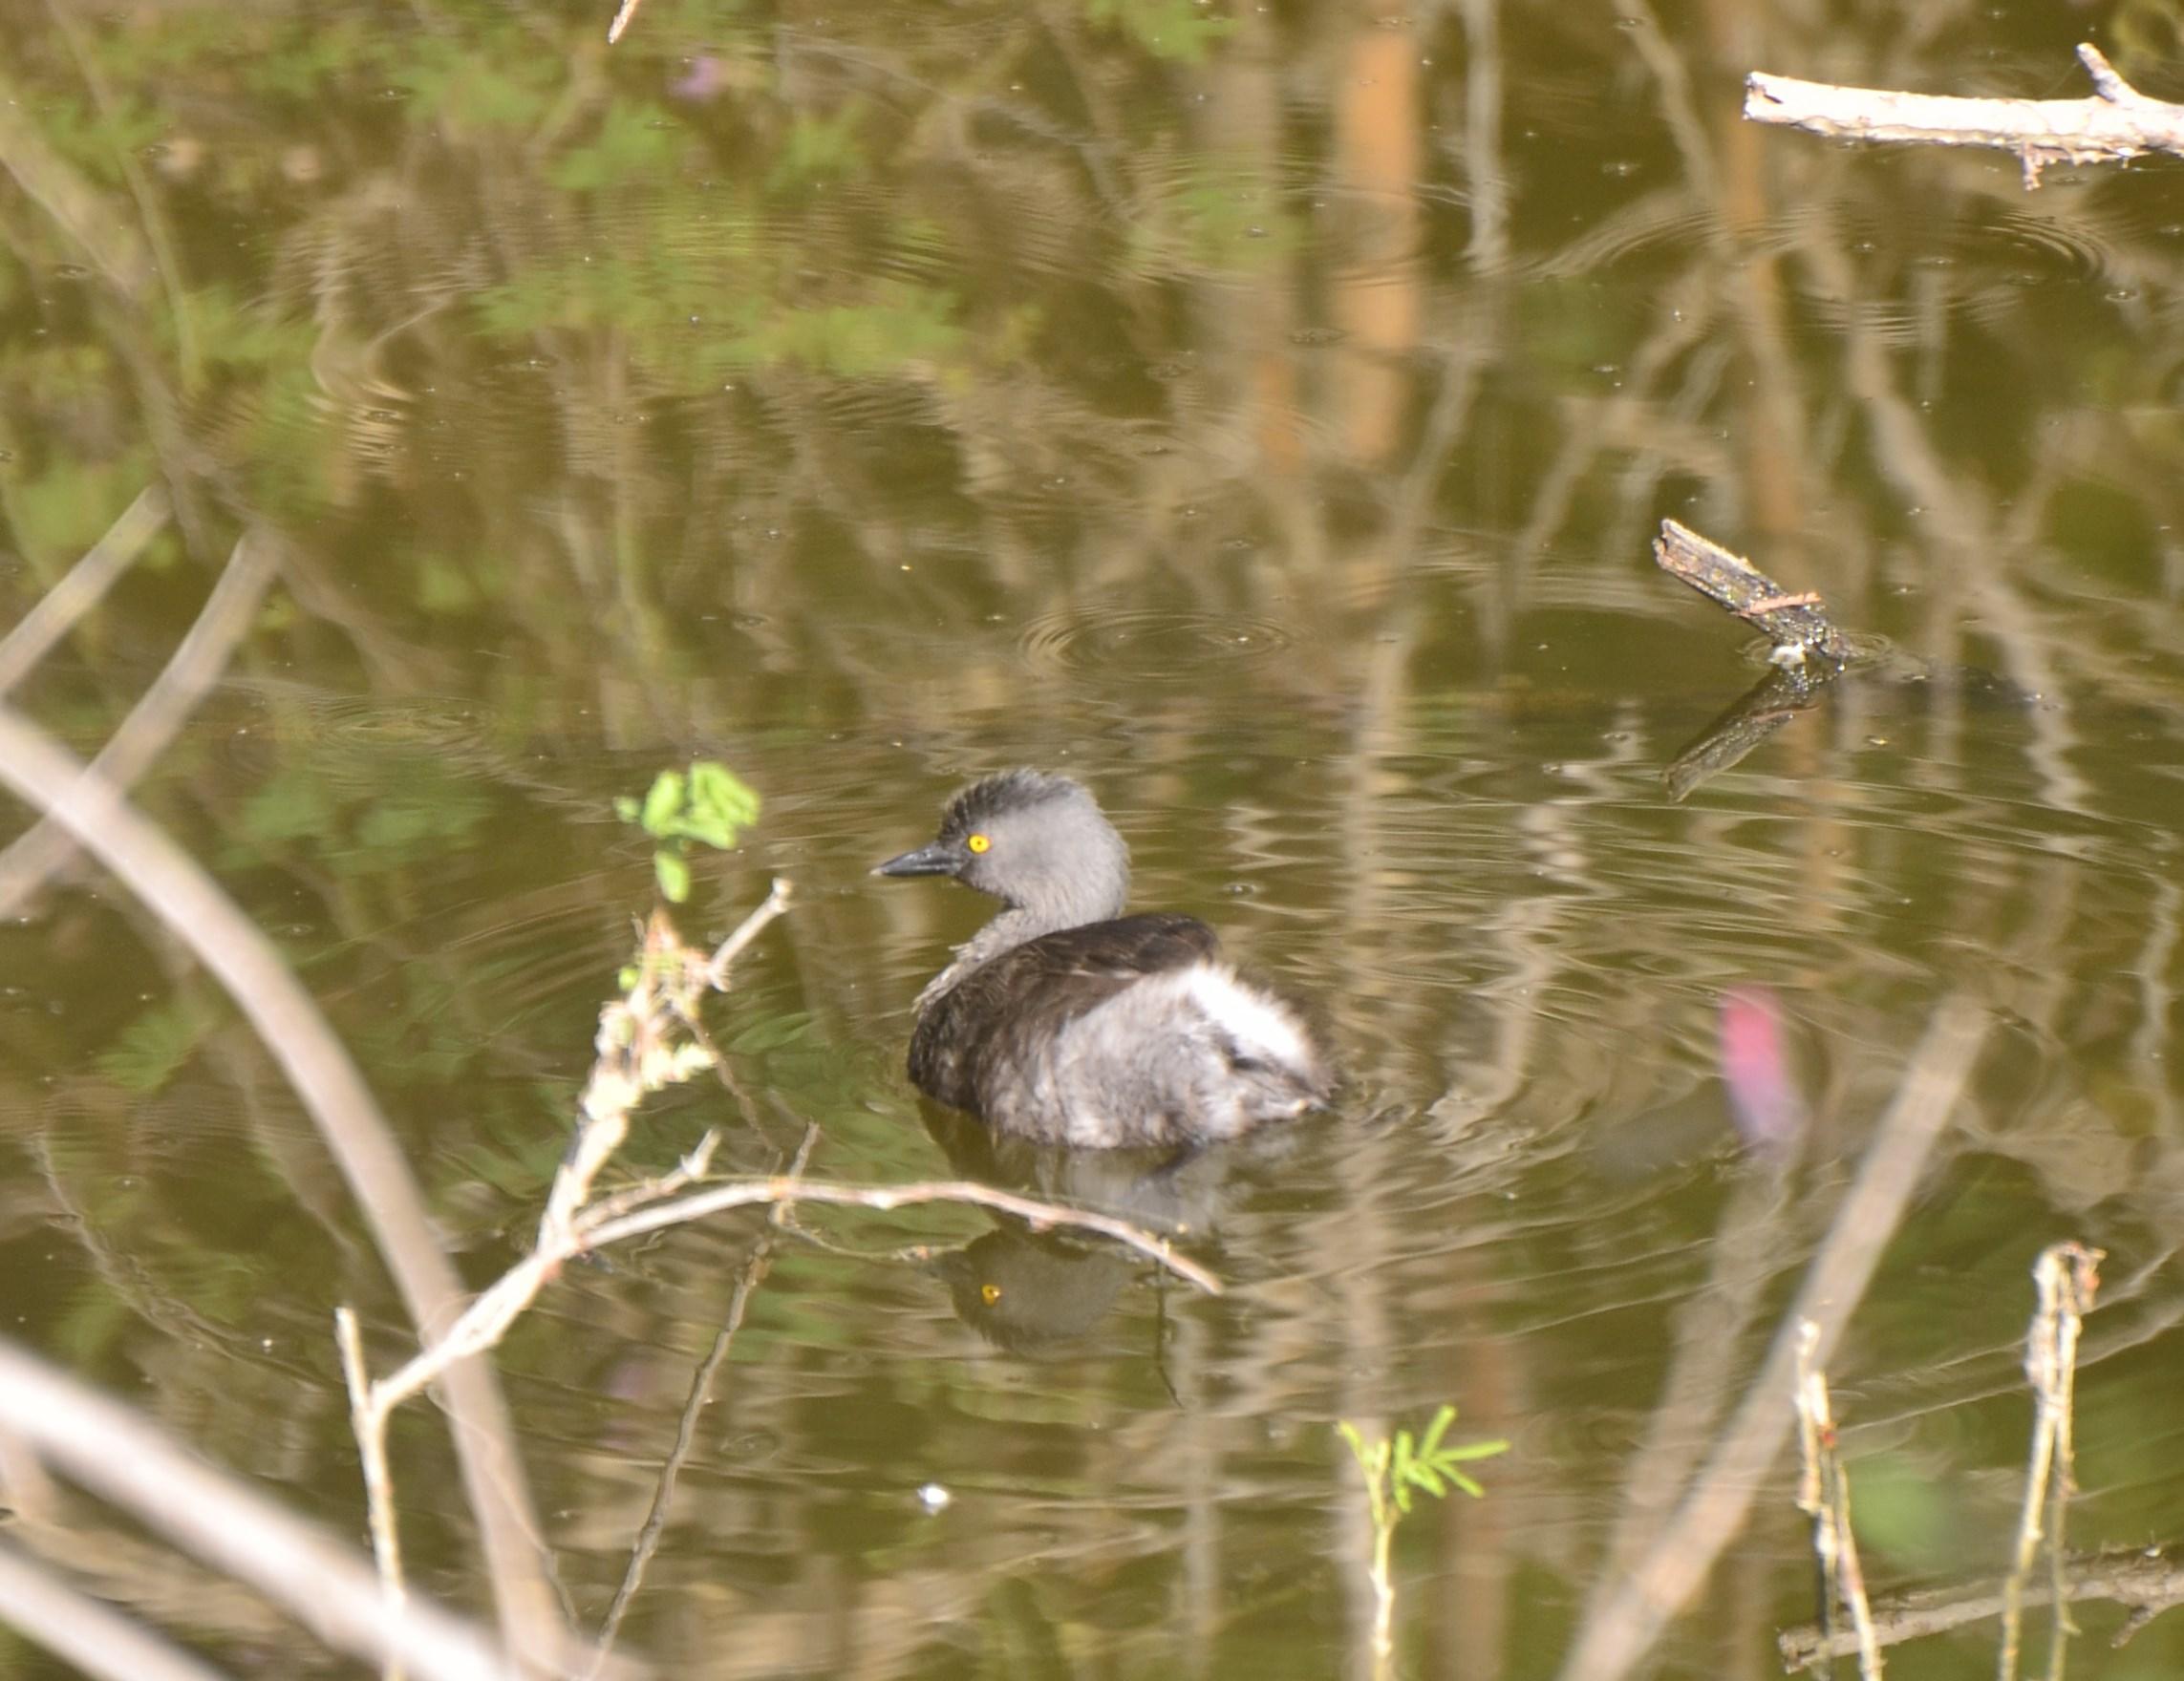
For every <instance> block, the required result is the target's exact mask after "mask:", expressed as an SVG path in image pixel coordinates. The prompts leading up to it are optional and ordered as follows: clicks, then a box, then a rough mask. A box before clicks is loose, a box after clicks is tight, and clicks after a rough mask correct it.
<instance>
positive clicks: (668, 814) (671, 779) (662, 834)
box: [642, 771, 683, 840]
mask: <svg viewBox="0 0 2184 1681" xmlns="http://www.w3.org/2000/svg"><path fill="white" fill-rule="evenodd" d="M682 787H683V783H682V773H681V772H680V771H662V772H661V773H660V774H659V775H658V776H656V777H653V785H652V787H651V788H650V789H648V790H647V791H646V794H645V811H644V817H643V819H642V821H643V823H644V825H645V833H646V834H648V835H651V836H653V838H654V839H656V840H667V839H668V838H669V837H670V836H671V835H673V834H674V819H675V818H676V817H677V816H678V815H679V814H680V813H681V811H682Z"/></svg>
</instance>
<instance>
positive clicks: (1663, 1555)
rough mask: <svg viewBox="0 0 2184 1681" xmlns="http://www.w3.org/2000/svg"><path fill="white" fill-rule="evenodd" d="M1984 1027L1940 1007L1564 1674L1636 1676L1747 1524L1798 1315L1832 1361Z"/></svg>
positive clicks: (1785, 1394) (1776, 1429) (1778, 1420)
mask: <svg viewBox="0 0 2184 1681" xmlns="http://www.w3.org/2000/svg"><path fill="white" fill-rule="evenodd" d="M1986 1032H1987V1019H1986V1016H1985V1013H1984V1012H1983V1011H1981V1009H1980V1007H1979V1006H1977V1005H1975V1004H1973V1003H1972V1002H1971V1001H1970V1000H1969V999H1966V998H1964V997H1962V996H1956V997H1952V998H1950V999H1949V1000H1947V1001H1946V1002H1945V1003H1943V1004H1942V1006H1941V1008H1940V1009H1939V1010H1938V1011H1936V1012H1935V1015H1934V1020H1933V1022H1932V1024H1931V1025H1930V1026H1929V1027H1928V1028H1927V1030H1926V1032H1925V1035H1924V1037H1923V1038H1921V1039H1920V1041H1919V1045H1918V1050H1917V1052H1916V1053H1915V1054H1914V1055H1913V1057H1912V1061H1911V1067H1910V1068H1909V1069H1908V1070H1907V1071H1906V1072H1905V1075H1904V1077H1903V1083H1902V1084H1901V1085H1900V1086H1898V1087H1897V1088H1896V1094H1895V1099H1894V1100H1893V1101H1892V1102H1891V1103H1890V1104H1889V1106H1888V1112H1887V1113H1886V1114H1885V1115H1883V1116H1882V1117H1881V1119H1880V1123H1879V1125H1878V1126H1877V1127H1876V1128H1875V1129H1874V1139H1873V1142H1872V1143H1871V1144H1870V1145H1869V1146H1868V1147H1867V1149H1866V1155H1865V1160H1863V1161H1862V1162H1860V1163H1859V1166H1858V1177H1857V1179H1856V1180H1855V1181H1853V1182H1852V1186H1851V1188H1850V1190H1849V1191H1848V1192H1847V1193H1846V1194H1845V1196H1844V1198H1843V1202H1842V1204H1841V1206H1840V1207H1838V1208H1837V1209H1836V1211H1835V1218H1834V1220H1833V1221H1832V1222H1831V1224H1830V1225H1829V1228H1828V1235H1827V1237H1826V1239H1825V1240H1824V1241H1823V1242H1822V1243H1821V1245H1820V1249H1819V1252H1818V1253H1817V1254H1815V1255H1814V1256H1813V1258H1812V1263H1811V1265H1810V1266H1808V1267H1807V1268H1806V1272H1805V1281H1804V1283H1803V1284H1802V1285H1800V1286H1799V1287H1798V1291H1797V1299H1796V1300H1795V1301H1794V1302H1792V1303H1791V1304H1790V1307H1789V1310H1788V1313H1787V1314H1786V1315H1785V1316H1784V1320H1783V1324H1782V1328H1781V1329H1780V1330H1778V1331H1777V1332H1776V1333H1775V1338H1774V1344H1773V1346H1772V1347H1771V1348H1770V1349H1768V1351H1767V1356H1766V1361H1765V1363H1764V1364H1763V1365H1762V1366H1761V1368H1760V1371H1759V1374H1758V1375H1757V1376H1756V1377H1754V1378H1753V1379H1752V1381H1751V1385H1750V1387H1749V1388H1748V1389H1746V1390H1745V1398H1744V1401H1743V1403H1742V1404H1741V1405H1740V1406H1739V1407H1738V1409H1737V1412H1736V1414H1735V1415H1734V1416H1733V1417H1732V1418H1731V1419H1730V1421H1729V1423H1728V1425H1727V1427H1726V1428H1725V1430H1724V1433H1723V1436H1722V1438H1721V1440H1720V1442H1719V1443H1718V1444H1717V1446H1716V1447H1715V1450H1714V1453H1713V1457H1712V1458H1710V1459H1709V1460H1708V1461H1707V1464H1706V1466H1705V1468H1704V1470H1702V1472H1701V1473H1700V1475H1699V1477H1698V1478H1697V1479H1696V1480H1695V1481H1694V1482H1693V1483H1692V1485H1691V1486H1690V1488H1689V1489H1688V1490H1687V1491H1686V1492H1685V1495H1684V1498H1683V1500H1682V1502H1681V1504H1680V1505H1679V1506H1678V1507H1677V1509H1676V1512H1675V1514H1674V1515H1673V1516H1672V1517H1671V1518H1669V1520H1668V1521H1666V1522H1665V1523H1663V1524H1662V1525H1661V1528H1660V1531H1659V1534H1658V1535H1657V1536H1655V1538H1654V1539H1653V1541H1652V1543H1651V1544H1649V1545H1648V1546H1646V1547H1645V1548H1644V1550H1643V1553H1642V1554H1641V1558H1642V1562H1641V1563H1640V1564H1638V1566H1637V1568H1635V1569H1634V1570H1632V1571H1631V1573H1630V1574H1629V1575H1628V1576H1627V1577H1626V1578H1625V1579H1624V1580H1623V1581H1622V1582H1621V1583H1620V1584H1618V1585H1617V1587H1616V1588H1615V1589H1614V1591H1613V1592H1611V1593H1610V1594H1609V1595H1608V1596H1607V1597H1606V1599H1605V1601H1604V1602H1603V1603H1602V1606H1601V1608H1600V1609H1599V1610H1598V1611H1597V1612H1596V1613H1595V1614H1594V1615H1591V1616H1588V1617H1587V1618H1586V1620H1585V1622H1584V1624H1583V1625H1582V1626H1581V1627H1580V1628H1579V1629H1578V1631H1577V1637H1576V1640H1575V1642H1574V1644H1573V1646H1572V1648H1571V1651H1570V1655H1569V1656H1568V1657H1567V1658H1566V1659H1565V1660H1564V1662H1563V1665H1562V1670H1561V1676H1562V1681H1619V1678H1620V1677H1621V1676H1624V1675H1627V1674H1629V1673H1630V1672H1631V1670H1633V1669H1634V1668H1635V1667H1636V1666H1637V1665H1638V1663H1639V1662H1640V1661H1641V1660H1642V1659H1643V1658H1644V1656H1645V1654H1646V1653H1647V1652H1648V1651H1649V1650H1651V1649H1652V1647H1653V1644H1654V1642H1655V1641H1657V1640H1658V1639H1659V1637H1660V1631H1661V1629H1662V1628H1664V1627H1666V1625H1667V1623H1668V1620H1669V1619H1670V1618H1671V1617H1673V1616H1674V1615H1675V1614H1676V1613H1677V1611H1678V1610H1680V1609H1681V1607H1683V1606H1684V1605H1685V1604H1686V1603H1688V1602H1689V1600H1690V1598H1691V1595H1692V1593H1693V1592H1694V1591H1696V1590H1697V1588H1698V1586H1699V1585H1700V1584H1701V1583H1702V1582H1703V1581H1704V1580H1705V1579H1706V1573H1707V1572H1708V1571H1709V1570H1711V1569H1712V1568H1713V1567H1714V1561H1715V1560H1716V1559H1717V1558H1719V1557H1720V1556H1721V1553H1722V1549H1723V1548H1724V1546H1726V1545H1727V1544H1728V1543H1729V1541H1730V1539H1731V1538H1732V1537H1733V1536H1734V1535H1735V1534H1736V1532H1737V1530H1738V1529H1739V1528H1740V1527H1742V1526H1743V1523H1744V1521H1745V1514H1746V1513H1747V1512H1748V1511H1749V1510H1750V1509H1751V1503H1752V1500H1754V1499H1755V1498H1756V1497H1757V1496H1758V1494H1759V1492H1760V1490H1761V1489H1762V1488H1763V1487H1764V1486H1765V1485H1766V1476H1767V1471H1768V1469H1769V1467H1770V1466H1772V1464H1773V1463H1774V1458H1775V1455H1776V1454H1777V1453H1778V1452H1779V1451H1780V1449H1781V1447H1782V1440H1783V1437H1784V1436H1787V1435H1788V1432H1789V1428H1790V1423H1791V1417H1790V1407H1789V1401H1790V1396H1791V1394H1792V1393H1793V1385H1794V1383H1795V1381H1796V1372H1797V1363H1798V1358H1799V1346H1800V1342H1801V1333H1800V1330H1799V1325H1800V1322H1801V1321H1804V1320H1808V1319H1809V1320H1811V1321H1812V1322H1813V1324H1814V1325H1815V1326H1817V1327H1818V1331H1817V1334H1816V1335H1815V1336H1814V1337H1813V1339H1812V1345H1811V1351H1810V1354H1809V1358H1810V1359H1811V1360H1812V1361H1814V1362H1815V1363H1824V1362H1825V1361H1826V1360H1827V1358H1828V1356H1829V1354H1830V1353H1831V1351H1833V1349H1834V1346H1835V1342H1836V1339H1837V1338H1838V1337H1840V1336H1841V1334H1842V1331H1843V1328H1844V1326H1845V1325H1847V1324H1848V1323H1849V1322H1850V1317H1851V1313H1852V1310H1853V1309H1855V1308H1856V1307H1857V1305H1858V1302H1859V1300H1860V1298H1861V1297H1863V1296H1864V1294H1865V1289H1866V1286H1867V1284H1868V1283H1870V1282H1871V1280H1872V1278H1873V1274H1874V1267H1875V1266H1878V1265H1879V1262H1880V1254H1881V1250H1882V1249H1883V1248H1884V1247H1885V1246H1886V1245H1887V1244H1888V1241H1889V1238H1890V1237H1891V1235H1892V1234H1893V1233H1894V1232H1895V1228H1896V1225H1897V1224H1898V1223H1899V1222H1900V1221H1901V1220H1902V1218H1903V1211H1904V1209H1905V1208H1906V1207H1907V1206H1908V1205H1909V1204H1910V1202H1911V1197H1912V1193H1913V1192H1914V1191H1915V1190H1916V1188H1917V1183H1918V1175H1919V1171H1920V1169H1921V1168H1922V1167H1923V1166H1924V1165H1925V1162H1926V1158H1927V1156H1928V1154H1929V1153H1930V1152H1931V1151H1932V1149H1933V1147H1934V1143H1935V1140H1936V1139H1937V1138H1939V1137H1940V1134H1941V1129H1942V1127H1943V1125H1944V1124H1945V1123H1946V1122H1947V1120H1948V1118H1949V1116H1950V1115H1951V1114H1952V1113H1953V1112H1954V1110H1955V1109H1956V1106H1957V1101H1958V1099H1959V1097H1961V1096H1963V1091H1964V1085H1965V1082H1966V1081H1967V1080H1968V1079H1969V1078H1970V1077H1971V1073H1972V1063H1973V1059H1974V1058H1975V1056H1976V1055H1977V1054H1978V1053H1979V1049H1980V1046H1981V1043H1982V1042H1983V1041H1984V1039H1985V1038H1986Z"/></svg>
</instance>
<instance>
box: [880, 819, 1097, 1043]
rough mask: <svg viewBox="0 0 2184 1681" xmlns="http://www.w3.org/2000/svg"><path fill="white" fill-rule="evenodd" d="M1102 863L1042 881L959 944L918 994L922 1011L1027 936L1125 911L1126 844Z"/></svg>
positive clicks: (1012, 948)
mask: <svg viewBox="0 0 2184 1681" xmlns="http://www.w3.org/2000/svg"><path fill="white" fill-rule="evenodd" d="M1097 862H1098V863H1099V865H1100V867H1099V868H1096V869H1093V870H1090V871H1088V872H1085V873H1082V874H1079V875H1076V876H1073V877H1072V878H1071V879H1070V880H1068V881H1066V882H1060V883H1038V887H1037V888H1036V890H1034V891H1029V892H1027V893H1025V895H1024V903H1022V904H1012V905H1010V906H1009V907H1008V908H1007V909H1005V910H1003V911H1002V912H1001V913H1000V914H999V915H998V916H996V917H995V918H994V920H993V921H992V922H990V923H988V924H987V925H986V926H984V927H982V928H980V929H979V930H978V931H977V932H976V933H975V934H973V935H972V936H971V938H970V939H968V940H966V941H964V942H963V944H962V945H960V946H958V947H956V948H955V961H954V962H953V963H951V964H950V965H949V966H948V967H947V968H944V969H942V970H941V971H940V972H939V973H938V974H936V975H934V976H933V977H932V979H931V981H929V982H927V983H926V988H925V990H924V991H922V992H920V993H919V994H918V995H917V1009H918V1011H919V1013H920V1014H922V1013H924V1011H925V1007H926V1006H927V1005H929V1004H931V1002H932V1001H933V1000H934V999H935V998H938V997H939V996H940V995H941V994H942V993H944V992H946V991H947V990H948V989H950V988H951V987H953V986H954V985H955V983H956V982H958V981H960V980H961V979H962V978H963V977H964V976H965V975H967V974H969V973H970V972H971V971H972V970H973V969H974V968H978V967H979V965H981V964H986V963H991V962H993V961H994V959H995V958H996V957H998V956H1000V955H1001V953H1002V952H1004V951H1013V950H1015V949H1016V948H1017V947H1018V946H1021V945H1022V944H1023V943H1024V942H1025V941H1026V940H1036V939H1038V937H1039V936H1040V935H1041V934H1053V933H1059V932H1060V930H1061V929H1063V928H1077V927H1082V926H1084V925H1085V924H1086V923H1103V922H1107V921H1109V920H1110V919H1112V918H1114V917H1118V916H1121V915H1122V914H1123V906H1124V904H1126V903H1127V902H1128V900H1129V894H1130V869H1129V863H1128V862H1127V860H1126V857H1125V856H1124V854H1123V852H1122V847H1121V843H1120V842H1119V841H1118V842H1117V844H1116V846H1115V849H1114V852H1113V854H1112V855H1110V856H1106V857H1103V858H1100V859H1099V860H1098V861H1097Z"/></svg>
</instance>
